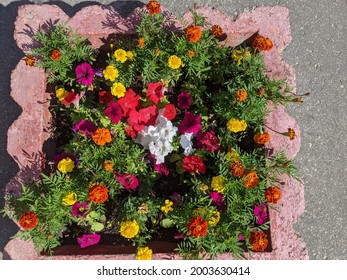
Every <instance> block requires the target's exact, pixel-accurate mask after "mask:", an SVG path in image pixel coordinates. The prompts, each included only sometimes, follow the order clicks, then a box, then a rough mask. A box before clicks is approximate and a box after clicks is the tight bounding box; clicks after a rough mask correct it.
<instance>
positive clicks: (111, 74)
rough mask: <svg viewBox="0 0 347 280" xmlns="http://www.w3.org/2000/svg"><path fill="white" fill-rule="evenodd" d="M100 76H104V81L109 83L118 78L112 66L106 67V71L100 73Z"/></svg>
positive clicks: (116, 71)
mask: <svg viewBox="0 0 347 280" xmlns="http://www.w3.org/2000/svg"><path fill="white" fill-rule="evenodd" d="M102 74H104V78H105V79H106V80H110V81H111V82H113V81H114V80H115V79H116V78H118V76H119V73H118V70H117V69H116V67H114V66H113V65H109V66H107V67H106V69H105V70H104V71H102Z"/></svg>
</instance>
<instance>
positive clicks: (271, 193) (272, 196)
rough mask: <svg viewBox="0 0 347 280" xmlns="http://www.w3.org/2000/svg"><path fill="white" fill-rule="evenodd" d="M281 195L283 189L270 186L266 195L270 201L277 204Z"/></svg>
mask: <svg viewBox="0 0 347 280" xmlns="http://www.w3.org/2000/svg"><path fill="white" fill-rule="evenodd" d="M281 195H282V192H281V190H280V189H279V188H276V187H269V188H267V189H266V191H265V197H266V200H267V201H268V202H269V203H274V204H276V203H277V202H278V201H279V200H280V199H281Z"/></svg>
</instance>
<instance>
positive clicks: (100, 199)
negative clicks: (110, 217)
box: [88, 184, 108, 203]
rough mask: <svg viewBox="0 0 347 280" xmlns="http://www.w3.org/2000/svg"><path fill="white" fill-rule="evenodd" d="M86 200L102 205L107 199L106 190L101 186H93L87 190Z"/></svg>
mask: <svg viewBox="0 0 347 280" xmlns="http://www.w3.org/2000/svg"><path fill="white" fill-rule="evenodd" d="M88 199H89V200H90V201H91V202H94V203H104V202H105V201H106V200H107V199H108V189H107V188H106V187H105V186H104V185H103V184H98V185H94V186H93V187H91V188H90V189H89V194H88Z"/></svg>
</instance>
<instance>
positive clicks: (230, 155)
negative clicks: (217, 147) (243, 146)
mask: <svg viewBox="0 0 347 280" xmlns="http://www.w3.org/2000/svg"><path fill="white" fill-rule="evenodd" d="M226 159H227V161H229V162H234V161H239V160H240V155H239V154H238V153H237V152H236V151H235V150H234V149H231V148H229V149H228V152H227V154H226Z"/></svg>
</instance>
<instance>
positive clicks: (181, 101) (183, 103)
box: [177, 91, 192, 110]
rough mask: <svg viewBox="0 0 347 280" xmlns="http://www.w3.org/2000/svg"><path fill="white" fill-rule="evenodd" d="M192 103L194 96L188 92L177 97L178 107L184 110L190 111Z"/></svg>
mask: <svg viewBox="0 0 347 280" xmlns="http://www.w3.org/2000/svg"><path fill="white" fill-rule="evenodd" d="M191 101H192V96H191V95H190V94H189V93H188V92H185V91H184V92H181V94H180V95H179V96H177V106H178V108H180V109H182V110H187V109H189V107H190V104H191Z"/></svg>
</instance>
